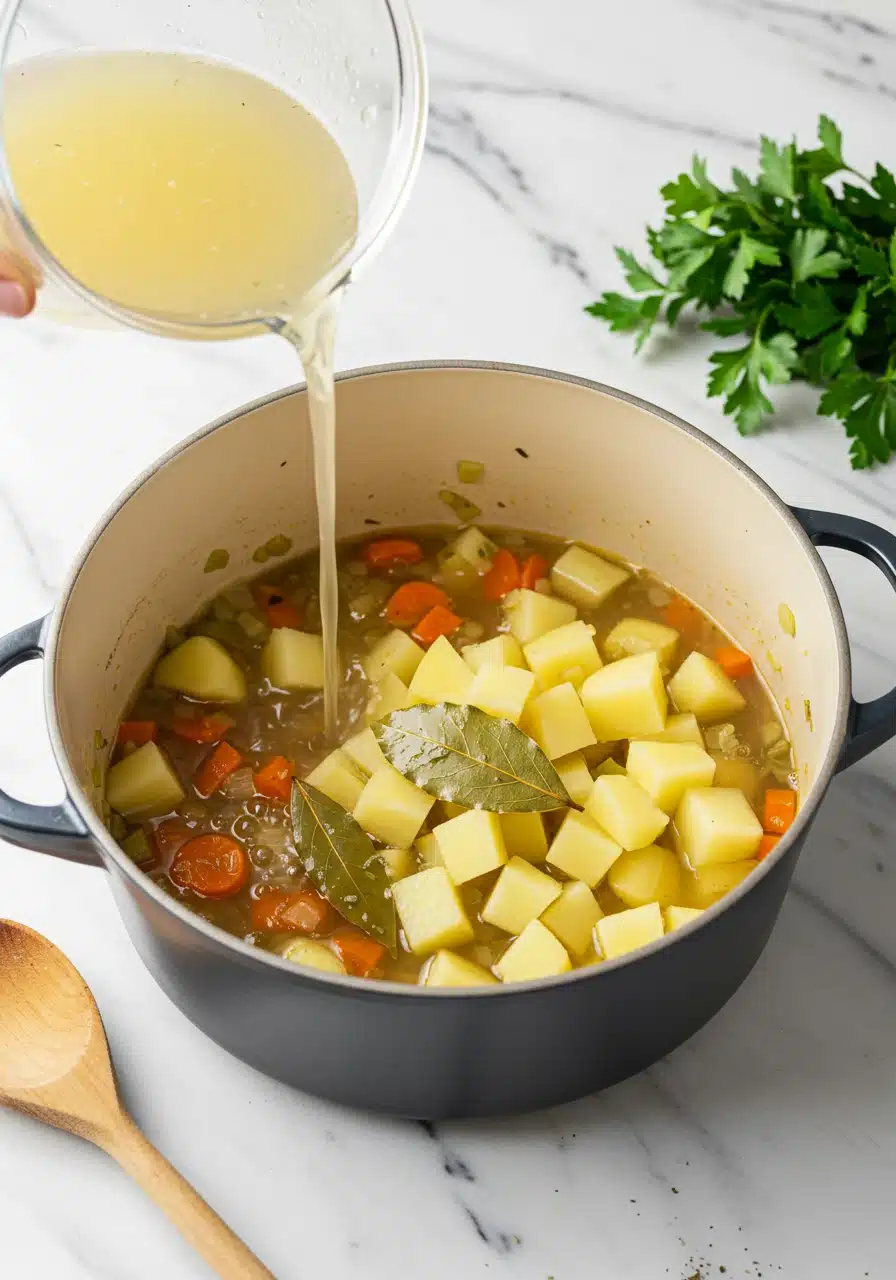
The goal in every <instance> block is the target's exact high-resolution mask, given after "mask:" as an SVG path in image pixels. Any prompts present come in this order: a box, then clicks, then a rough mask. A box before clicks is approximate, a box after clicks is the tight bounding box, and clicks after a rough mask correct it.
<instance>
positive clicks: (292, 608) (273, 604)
mask: <svg viewBox="0 0 896 1280" xmlns="http://www.w3.org/2000/svg"><path fill="white" fill-rule="evenodd" d="M252 595H253V596H254V597H255V603H256V604H257V605H258V607H259V609H263V610H264V611H265V613H266V614H267V619H268V622H269V624H270V625H271V627H272V628H273V629H274V630H275V631H276V630H277V628H278V627H292V628H293V629H294V630H296V631H298V630H300V628H301V626H302V615H301V613H300V612H299V608H298V605H296V604H294V603H293V601H292V600H289V599H287V597H286V596H285V595H284V594H283V592H282V590H281V589H280V587H272V586H269V585H267V584H265V583H259V584H258V585H257V586H254V587H253V588H252Z"/></svg>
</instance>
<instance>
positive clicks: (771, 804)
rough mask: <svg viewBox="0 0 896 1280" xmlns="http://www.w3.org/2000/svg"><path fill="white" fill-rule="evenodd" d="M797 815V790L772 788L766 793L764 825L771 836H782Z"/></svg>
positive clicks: (763, 813) (763, 811)
mask: <svg viewBox="0 0 896 1280" xmlns="http://www.w3.org/2000/svg"><path fill="white" fill-rule="evenodd" d="M795 817H796V792H795V791H786V790H784V789H782V790H780V791H776V790H775V789H774V788H771V789H770V790H769V791H766V793H765V801H764V804H763V808H762V826H763V829H764V830H765V832H766V833H767V834H768V835H770V836H782V835H783V834H784V832H785V831H786V830H787V828H788V827H789V826H790V824H791V823H792V822H793V820H794V818H795Z"/></svg>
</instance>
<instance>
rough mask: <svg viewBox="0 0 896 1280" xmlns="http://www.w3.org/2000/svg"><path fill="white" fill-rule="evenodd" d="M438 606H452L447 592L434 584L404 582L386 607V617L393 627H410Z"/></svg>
mask: <svg viewBox="0 0 896 1280" xmlns="http://www.w3.org/2000/svg"><path fill="white" fill-rule="evenodd" d="M437 604H440V605H443V606H444V607H445V608H446V609H447V607H448V606H449V605H450V604H451V597H450V596H449V595H448V593H447V591H443V590H442V588H441V587H437V586H436V584H435V583H434V582H403V583H402V584H401V586H400V587H399V588H398V590H397V591H396V592H394V593H393V595H392V597H391V598H390V600H389V603H388V604H387V605H386V617H387V618H388V620H389V621H390V622H391V623H392V625H393V627H410V626H413V624H414V623H415V622H419V621H420V619H421V618H422V617H423V615H424V613H428V612H429V610H430V609H434V608H435V607H436V605H437Z"/></svg>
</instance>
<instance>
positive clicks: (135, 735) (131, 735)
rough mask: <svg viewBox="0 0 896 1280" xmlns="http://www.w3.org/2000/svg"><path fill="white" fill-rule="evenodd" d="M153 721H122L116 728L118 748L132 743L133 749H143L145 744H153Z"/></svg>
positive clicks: (154, 733) (154, 732) (154, 725)
mask: <svg viewBox="0 0 896 1280" xmlns="http://www.w3.org/2000/svg"><path fill="white" fill-rule="evenodd" d="M155 738H156V722H155V720H123V721H122V722H121V724H120V725H119V726H118V744H117V745H118V746H119V747H123V746H124V745H125V743H128V742H130V743H133V745H134V746H135V747H144V746H146V744H147V742H155Z"/></svg>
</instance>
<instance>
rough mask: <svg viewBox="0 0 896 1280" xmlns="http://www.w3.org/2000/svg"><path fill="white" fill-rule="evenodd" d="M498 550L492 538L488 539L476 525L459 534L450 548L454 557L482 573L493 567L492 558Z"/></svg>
mask: <svg viewBox="0 0 896 1280" xmlns="http://www.w3.org/2000/svg"><path fill="white" fill-rule="evenodd" d="M497 550H498V548H497V547H496V546H495V544H494V543H493V542H492V540H491V538H487V537H486V536H485V534H484V533H483V532H482V530H481V529H477V528H476V526H475V525H471V526H470V528H469V529H464V531H463V532H462V533H459V534H458V535H457V537H456V538H455V539H454V541H453V542H452V544H451V546H450V547H449V552H450V553H451V554H452V555H456V556H460V557H461V558H462V559H464V560H466V562H467V563H468V564H471V565H473V566H474V567H475V568H476V569H478V570H479V572H480V573H485V572H486V570H487V569H489V568H490V567H491V563H492V557H493V556H494V554H495V552H496V551H497Z"/></svg>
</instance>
